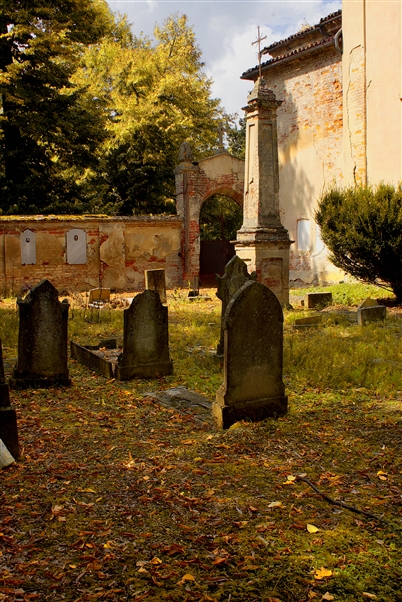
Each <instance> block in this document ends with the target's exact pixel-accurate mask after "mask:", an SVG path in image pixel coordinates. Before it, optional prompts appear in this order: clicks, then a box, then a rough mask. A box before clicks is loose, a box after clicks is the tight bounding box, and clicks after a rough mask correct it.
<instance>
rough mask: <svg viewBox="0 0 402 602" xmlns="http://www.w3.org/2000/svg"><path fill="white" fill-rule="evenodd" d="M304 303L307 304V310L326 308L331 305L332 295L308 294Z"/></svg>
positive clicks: (323, 293)
mask: <svg viewBox="0 0 402 602" xmlns="http://www.w3.org/2000/svg"><path fill="white" fill-rule="evenodd" d="M305 301H306V302H307V307H308V309H316V308H317V307H326V306H327V305H331V303H332V293H325V292H322V293H308V294H307V295H306V300H305Z"/></svg>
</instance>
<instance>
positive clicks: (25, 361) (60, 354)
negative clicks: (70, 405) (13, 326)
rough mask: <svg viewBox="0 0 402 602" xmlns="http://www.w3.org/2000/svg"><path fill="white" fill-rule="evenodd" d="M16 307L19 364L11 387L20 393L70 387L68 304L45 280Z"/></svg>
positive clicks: (19, 300) (19, 301) (18, 301)
mask: <svg viewBox="0 0 402 602" xmlns="http://www.w3.org/2000/svg"><path fill="white" fill-rule="evenodd" d="M17 303H18V307H19V314H20V316H19V317H20V322H19V331H18V360H17V365H16V367H15V369H14V373H13V377H12V379H11V381H10V384H11V385H12V387H13V388H19V389H21V388H26V387H49V386H54V385H65V386H68V385H70V384H71V381H70V379H69V372H68V367H67V328H68V309H69V304H68V301H67V300H66V299H65V300H64V301H62V302H60V301H59V293H58V291H57V289H56V288H55V287H54V286H53V284H52V283H51V282H49V280H42V281H41V282H40V283H39V284H37V285H36V286H34V287H33V288H32V290H31V291H30V292H29V293H28V294H27V296H26V297H25V299H18V300H17Z"/></svg>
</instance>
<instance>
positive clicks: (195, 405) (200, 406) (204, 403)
mask: <svg viewBox="0 0 402 602" xmlns="http://www.w3.org/2000/svg"><path fill="white" fill-rule="evenodd" d="M144 397H152V398H153V399H154V400H155V401H157V402H158V403H160V404H161V405H162V406H164V407H166V408H172V409H173V410H176V411H178V412H181V413H182V414H187V415H193V416H194V419H195V420H196V421H197V422H207V423H209V424H213V422H214V421H213V419H212V401H210V400H209V399H208V398H207V397H205V396H204V395H201V394H200V393H197V392H196V391H191V390H190V389H187V388H186V387H174V388H173V389H167V390H165V391H154V392H151V393H144Z"/></svg>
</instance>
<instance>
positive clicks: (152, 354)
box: [116, 291, 173, 380]
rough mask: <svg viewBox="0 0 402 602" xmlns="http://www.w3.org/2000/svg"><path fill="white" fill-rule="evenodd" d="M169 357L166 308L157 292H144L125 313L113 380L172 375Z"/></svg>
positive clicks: (135, 298)
mask: <svg viewBox="0 0 402 602" xmlns="http://www.w3.org/2000/svg"><path fill="white" fill-rule="evenodd" d="M172 370H173V365H172V362H171V360H170V356H169V336H168V308H167V307H165V306H164V305H162V303H161V300H160V298H159V295H158V293H156V292H155V291H144V292H143V293H141V294H140V295H137V296H136V297H134V299H133V301H132V303H131V305H130V307H129V308H128V309H125V310H124V335H123V353H122V354H121V355H120V356H119V358H118V361H117V365H116V378H118V379H119V380H130V379H131V378H155V377H157V376H167V375H169V374H171V373H172Z"/></svg>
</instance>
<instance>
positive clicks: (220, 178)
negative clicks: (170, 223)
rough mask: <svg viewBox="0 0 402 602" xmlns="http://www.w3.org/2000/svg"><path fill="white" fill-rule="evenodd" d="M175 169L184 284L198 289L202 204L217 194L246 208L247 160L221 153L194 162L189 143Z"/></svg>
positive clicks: (183, 148) (182, 150)
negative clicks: (181, 224)
mask: <svg viewBox="0 0 402 602" xmlns="http://www.w3.org/2000/svg"><path fill="white" fill-rule="evenodd" d="M179 161H180V163H179V165H178V167H177V168H176V170H175V177H176V207H177V214H178V215H179V216H180V217H182V218H183V220H184V226H183V231H182V247H181V248H182V251H181V259H182V274H183V283H187V282H191V284H192V285H193V286H194V285H196V286H198V280H199V274H200V211H201V207H202V205H203V203H204V202H205V201H206V200H207V199H209V198H211V197H213V196H214V195H216V194H220V195H223V196H226V197H229V198H231V199H233V200H234V201H235V202H236V203H237V204H238V205H239V206H240V207H243V194H244V161H243V160H242V159H237V158H236V157H233V156H232V155H230V154H229V153H227V152H226V151H223V152H222V151H220V152H218V153H217V154H215V155H213V156H212V157H207V158H206V159H202V160H201V161H194V160H193V155H192V151H191V147H190V145H189V144H188V142H184V143H183V144H182V145H181V148H180V153H179Z"/></svg>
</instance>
